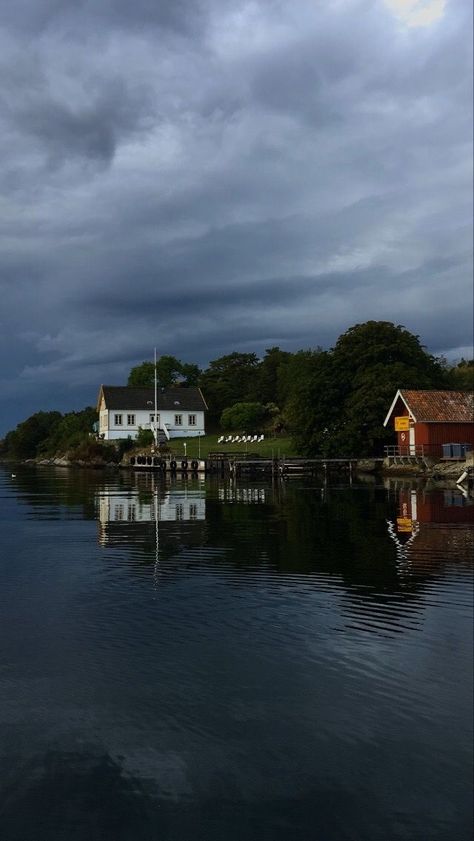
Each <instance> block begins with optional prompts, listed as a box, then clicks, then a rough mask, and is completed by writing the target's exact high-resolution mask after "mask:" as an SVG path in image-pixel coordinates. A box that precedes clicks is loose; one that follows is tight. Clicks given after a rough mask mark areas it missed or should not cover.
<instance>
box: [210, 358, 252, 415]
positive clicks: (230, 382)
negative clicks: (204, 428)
mask: <svg viewBox="0 0 474 841" xmlns="http://www.w3.org/2000/svg"><path fill="white" fill-rule="evenodd" d="M257 368H258V357H257V356H256V354H255V353H230V354H228V355H226V356H221V357H220V358H219V359H214V360H213V361H212V362H211V363H210V365H209V368H208V369H207V370H206V371H204V372H203V374H202V376H201V380H200V385H201V388H202V390H203V392H204V395H205V397H206V402H207V405H208V406H209V411H210V415H211V419H217V418H219V417H220V416H221V414H222V412H223V411H224V409H226V408H227V407H229V406H233V405H234V403H240V402H244V401H246V400H247V399H248V397H249V394H251V393H252V386H253V383H254V378H255V377H256V372H257Z"/></svg>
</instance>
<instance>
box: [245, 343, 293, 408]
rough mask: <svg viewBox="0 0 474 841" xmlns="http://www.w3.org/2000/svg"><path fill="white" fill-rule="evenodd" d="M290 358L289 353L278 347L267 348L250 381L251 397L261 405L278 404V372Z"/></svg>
mask: <svg viewBox="0 0 474 841" xmlns="http://www.w3.org/2000/svg"><path fill="white" fill-rule="evenodd" d="M290 358H291V353H288V352H287V351H285V350H281V349H280V348H279V347H271V348H267V349H266V351H265V356H264V357H263V359H262V360H261V362H260V363H259V364H258V367H257V370H256V376H255V377H254V378H253V381H252V386H251V390H252V397H253V399H254V400H259V401H261V402H262V403H277V404H278V372H279V370H280V368H281V367H282V365H284V364H285V363H286V362H287V361H288V360H289V359H290Z"/></svg>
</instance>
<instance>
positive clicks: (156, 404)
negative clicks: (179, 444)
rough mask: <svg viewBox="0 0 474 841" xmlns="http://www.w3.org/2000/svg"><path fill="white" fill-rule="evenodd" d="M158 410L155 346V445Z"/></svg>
mask: <svg viewBox="0 0 474 841" xmlns="http://www.w3.org/2000/svg"><path fill="white" fill-rule="evenodd" d="M157 412H158V382H157V378H156V348H155V415H154V424H153V426H154V436H153V437H154V439H155V447H158V430H157V418H156V414H157Z"/></svg>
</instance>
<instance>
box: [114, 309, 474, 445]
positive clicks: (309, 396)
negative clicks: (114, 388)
mask: <svg viewBox="0 0 474 841" xmlns="http://www.w3.org/2000/svg"><path fill="white" fill-rule="evenodd" d="M162 360H165V363H163V365H165V367H166V366H167V367H166V370H167V371H170V370H171V371H172V372H173V377H172V378H171V379H170V378H169V377H168V379H167V380H166V383H164V380H163V377H162V374H161V371H162V367H161V366H159V376H158V379H159V382H160V384H166V385H170V384H174V385H175V386H176V387H179V385H180V384H183V385H190V384H196V385H199V386H200V387H201V388H202V391H203V393H204V396H205V398H206V401H207V404H208V406H209V417H208V425H210V427H211V428H214V429H221V428H222V429H234V430H235V431H239V432H241V431H254V430H255V429H256V428H260V429H261V428H262V427H265V428H267V429H269V430H272V431H274V432H279V431H284V432H285V433H286V434H290V435H291V436H292V437H293V438H294V440H295V442H296V444H297V446H298V449H299V451H300V452H301V453H302V454H307V455H313V454H322V455H328V456H329V455H371V454H375V453H380V452H382V449H383V445H384V444H385V443H387V442H389V441H390V440H391V437H392V435H393V433H391V431H387V430H386V429H385V428H384V427H383V425H382V424H383V420H384V417H385V415H386V413H387V409H388V407H389V405H390V402H391V400H392V399H393V396H394V394H395V392H396V390H397V389H398V388H415V389H458V390H465V389H470V388H472V387H473V375H474V366H473V363H472V361H469V362H468V361H465V360H461V362H460V363H459V364H458V365H456V366H449V365H448V364H447V363H446V361H445V360H443V359H436V358H434V357H433V356H432V355H431V354H429V353H427V351H426V350H425V348H424V347H423V345H422V344H421V342H420V339H419V337H418V336H415V335H413V334H412V333H410V332H409V331H408V330H406V329H405V328H404V327H403V326H401V325H395V324H392V323H391V322H388V321H368V322H366V323H365V324H356V325H355V326H354V327H351V328H350V329H349V330H347V331H346V332H345V333H343V334H342V335H341V336H340V337H339V339H338V340H337V342H336V344H335V346H334V347H333V348H331V349H330V350H328V351H324V350H322V349H321V348H316V349H311V350H301V351H298V352H296V353H289V352H287V351H283V350H281V349H280V348H279V347H271V348H268V349H267V350H266V352H265V355H264V356H263V358H262V359H259V358H258V357H257V355H256V354H255V353H238V352H234V353H230V354H227V355H225V356H221V357H220V358H219V359H215V360H213V361H211V362H210V363H209V366H208V367H207V368H206V369H205V370H203V371H199V369H198V367H197V366H196V365H190V364H183V363H182V362H181V361H180V360H177V359H175V358H174V357H162ZM189 371H192V380H190V378H189V373H188V372H189ZM153 376H154V366H153V363H151V362H145V363H143V365H141V366H137V367H136V368H134V369H133V370H132V372H131V374H130V378H129V385H132V384H142V385H152V383H153Z"/></svg>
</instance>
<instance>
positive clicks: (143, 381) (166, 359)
mask: <svg viewBox="0 0 474 841" xmlns="http://www.w3.org/2000/svg"><path fill="white" fill-rule="evenodd" d="M199 376H200V370H199V367H198V366H197V365H195V364H194V363H188V362H181V360H179V359H176V357H175V356H167V355H164V356H160V357H159V358H158V359H157V362H156V379H157V384H158V386H159V388H169V387H170V386H173V385H177V384H178V383H179V384H181V383H182V384H183V385H186V386H192V385H197V384H198V381H199ZM154 384H155V364H154V362H142V363H141V365H135V367H134V368H132V370H131V371H130V374H129V375H128V380H127V385H129V386H138V387H142V388H153V386H154Z"/></svg>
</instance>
